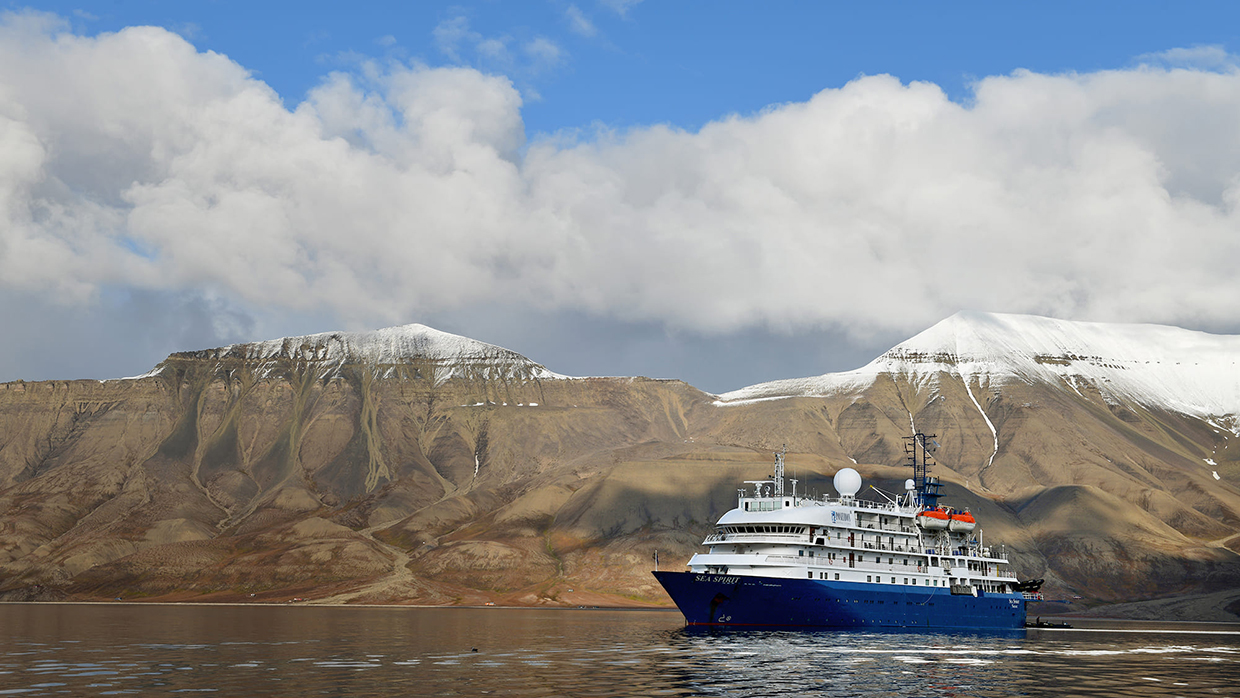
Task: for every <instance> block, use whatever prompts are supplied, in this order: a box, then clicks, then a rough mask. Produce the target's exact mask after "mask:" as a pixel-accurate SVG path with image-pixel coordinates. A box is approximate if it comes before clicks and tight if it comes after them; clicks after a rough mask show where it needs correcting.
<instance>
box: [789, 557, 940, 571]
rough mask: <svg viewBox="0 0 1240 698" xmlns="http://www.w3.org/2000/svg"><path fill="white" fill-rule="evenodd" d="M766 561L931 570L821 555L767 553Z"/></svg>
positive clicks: (813, 565) (928, 569)
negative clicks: (850, 560) (850, 562)
mask: <svg viewBox="0 0 1240 698" xmlns="http://www.w3.org/2000/svg"><path fill="white" fill-rule="evenodd" d="M766 561H767V562H768V563H772V564H779V563H783V564H795V565H805V566H806V567H844V568H852V569H858V570H871V571H875V572H900V571H903V572H905V573H910V572H921V573H923V574H924V573H926V572H928V571H930V567H929V566H928V565H893V564H889V563H882V562H860V561H857V560H854V561H853V563H852V564H851V565H850V564H848V560H847V559H844V560H841V559H839V558H836V559H834V560H832V559H830V558H828V557H825V556H821V555H767V556H766Z"/></svg>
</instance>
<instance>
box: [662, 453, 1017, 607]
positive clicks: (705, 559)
mask: <svg viewBox="0 0 1240 698" xmlns="http://www.w3.org/2000/svg"><path fill="white" fill-rule="evenodd" d="M933 439H934V436H933V435H926V434H922V433H920V432H918V433H916V434H914V435H913V436H911V437H907V438H906V447H905V448H906V452H907V453H908V455H909V460H910V463H909V464H910V465H911V466H912V467H913V478H910V479H909V480H907V481H906V482H905V491H904V492H902V493H892V494H887V493H883V492H882V491H881V490H878V489H877V488H873V487H871V490H872V491H873V492H875V493H877V495H878V499H860V498H858V497H857V493H858V492H859V491H860V490H861V486H862V481H861V475H860V474H859V473H858V472H857V471H856V470H854V469H852V468H843V469H841V470H840V471H839V472H838V473H836V475H835V479H834V483H833V484H834V486H835V490H836V491H837V492H838V497H836V498H828V497H826V496H823V497H818V498H811V497H803V496H798V495H797V492H796V485H797V481H796V480H792V490H791V492H787V491H785V484H786V483H785V478H784V453H783V452H781V453H777V454H775V473H774V475H773V476H771V477H770V479H766V480H755V481H747V482H746V483H745V484H746V485H749V487H746V488H744V489H742V490H739V492H738V497H737V502H736V508H735V509H733V510H731V511H729V512H727V513H726V514H724V515H723V517H721V518H720V519H719V522H718V523H717V524H716V525H715V531H714V532H713V533H712V534H711V535H710V536H709V537H707V539H706V540H705V541H704V542H703V545H705V546H707V548H708V549H707V552H702V553H698V554H696V555H694V556H693V557H692V558H691V559H690V560H689V563H688V567H689V569H688V571H677V572H667V571H657V570H656V571H655V572H654V575H655V577H656V578H657V579H658V580H659V583H660V584H662V585H663V588H664V589H666V590H667V593H668V594H669V595H670V596H671V597H672V600H673V601H674V602H675V603H676V606H677V607H678V608H679V609H680V611H681V613H683V614H684V616H685V621H686V623H688V624H689V625H720V626H772V627H776V626H782V627H824V628H1021V627H1024V625H1025V602H1026V600H1027V599H1029V598H1036V597H1037V596H1038V595H1037V588H1038V587H1039V586H1040V580H1033V581H1029V582H1023V583H1022V582H1018V581H1017V578H1016V576H1015V575H1014V574H1013V573H1012V572H1011V571H1009V567H1008V559H1007V552H1006V551H1005V550H1004V549H1003V548H1002V547H1000V548H995V547H993V546H988V545H987V544H986V542H985V540H984V536H983V532H982V530H981V528H979V527H978V525H977V521H976V520H975V519H974V517H973V514H972V513H970V512H968V511H965V510H956V509H953V508H951V507H947V506H942V505H940V504H939V498H940V493H941V483H940V482H939V481H938V479H937V478H934V477H931V476H929V475H928V471H929V469H930V466H931V465H932V464H933V461H932V456H931V450H932V447H930V446H928V444H933V443H934V441H933Z"/></svg>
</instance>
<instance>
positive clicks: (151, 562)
mask: <svg viewBox="0 0 1240 698" xmlns="http://www.w3.org/2000/svg"><path fill="white" fill-rule="evenodd" d="M1048 323H1049V324H1048ZM1031 328H1032V329H1031ZM1056 328H1058V329H1056ZM1107 328H1110V329H1109V330H1108V329H1107ZM1035 329H1036V330H1037V331H1036V332H1035V331H1034V330H1035ZM1094 330H1098V331H1103V332H1104V334H1105V333H1106V332H1110V334H1109V335H1107V336H1111V337H1112V339H1110V340H1107V341H1102V340H1100V339H1098V335H1097V332H1094ZM1057 332H1058V334H1056V333H1057ZM1117 332H1118V335H1117V334H1116V333H1117ZM1125 332H1127V333H1128V334H1125ZM1154 332H1155V334H1159V333H1162V334H1160V335H1159V336H1163V335H1165V334H1166V333H1170V335H1169V336H1171V337H1172V338H1173V339H1172V340H1165V338H1164V339H1151V338H1150V333H1148V332H1147V333H1143V332H1142V331H1141V328H1134V327H1131V326H1130V327H1127V328H1125V327H1123V326H1120V327H1118V328H1117V327H1116V326H1097V327H1089V326H1083V325H1081V324H1079V323H1056V321H1046V320H1045V319H1039V318H1033V319H1029V318H1019V317H1014V316H989V315H987V316H957V317H955V318H952V319H949V320H948V321H945V322H944V323H942V324H940V325H939V326H936V328H932V329H931V330H928V331H927V332H926V333H923V335H919V336H918V337H916V338H913V339H912V340H910V341H909V342H906V343H905V344H902V345H901V346H900V347H896V348H895V349H893V350H892V351H891V352H888V353H887V354H885V355H884V356H883V357H880V358H879V359H877V360H876V361H875V362H874V363H872V364H870V366H867V367H865V368H863V369H859V370H858V371H855V372H850V373H848V374H835V375H832V376H823V377H820V378H817V379H805V380H800V381H784V382H780V383H776V384H767V385H763V386H754V387H752V388H747V389H745V390H743V391H737V392H736V393H732V394H728V395H724V396H713V395H708V394H705V393H702V392H701V391H698V390H696V389H694V388H693V387H691V386H688V385H686V384H684V383H681V382H677V381H653V380H647V379H641V378H586V379H578V378H567V377H564V376H559V375H557V374H555V373H552V372H551V371H548V370H547V369H546V368H544V367H542V366H540V365H538V364H536V363H534V362H532V361H530V360H529V359H526V358H525V357H522V356H520V355H518V354H515V353H514V352H510V351H507V350H504V349H501V348H499V347H494V346H491V345H486V344H483V343H481V342H474V341H473V340H468V339H465V338H462V337H456V336H454V335H447V334H445V333H440V332H437V331H435V330H431V329H430V328H425V327H421V326H416V325H415V326H407V327H403V328H391V329H388V330H381V331H379V332H375V333H357V334H344V333H334V334H322V335H312V336H308V337H297V338H288V339H283V340H276V341H273V342H261V343H254V344H245V345H236V346H232V347H224V348H221V349H213V350H207V351H201V352H190V353H184V354H174V355H172V356H170V357H169V358H168V359H167V360H166V361H164V362H163V363H162V364H160V366H158V367H156V369H155V370H154V371H152V372H151V373H150V374H148V375H147V376H144V377H141V378H138V379H131V380H122V381H107V382H103V383H100V382H96V381H71V382H62V381H51V382H41V383H21V382H18V383H9V384H4V385H2V386H0V594H2V595H3V596H4V597H5V598H10V599H12V598H56V597H62V596H66V595H67V596H73V597H84V598H90V597H95V598H98V597H106V598H110V597H114V596H121V597H124V598H132V597H152V598H156V597H157V598H205V599H249V598H253V599H255V600H263V599H281V600H284V599H286V598H288V597H291V596H303V597H308V598H312V599H316V600H335V601H357V602H366V601H372V602H378V601H395V602H422V603H454V602H455V603H470V602H475V603H476V602H481V601H486V600H490V601H496V602H501V603H527V604H538V603H546V604H571V605H577V604H599V603H617V602H625V603H631V602H650V603H664V602H666V599H665V597H663V595H662V593H661V591H660V590H659V589H658V588H657V586H656V585H654V584H653V580H652V579H651V578H650V576H649V574H648V572H649V569H651V566H652V565H651V562H652V561H651V555H652V553H653V551H654V550H656V549H657V550H659V551H660V560H661V564H663V565H666V566H678V565H680V564H683V562H684V561H685V560H686V559H687V558H688V556H689V555H690V554H691V553H692V552H693V551H694V550H695V549H696V547H697V545H698V543H699V542H700V540H701V538H702V537H703V535H704V534H705V533H706V532H707V530H708V529H709V527H710V524H711V523H712V522H713V521H714V520H715V519H716V518H717V517H718V516H720V515H721V514H722V513H723V512H724V511H726V510H727V509H729V508H731V506H732V503H733V501H734V497H735V492H736V486H737V483H739V482H740V481H742V480H745V479H753V478H754V477H755V476H757V475H763V474H765V473H766V472H767V468H768V467H769V463H770V457H769V453H770V451H772V450H776V449H778V448H779V447H780V446H781V445H783V444H787V446H788V449H789V457H788V466H789V470H790V473H791V472H792V471H794V470H795V471H796V472H797V477H798V478H799V479H800V480H801V482H802V483H807V484H806V485H803V486H808V488H810V489H817V490H818V491H819V492H827V491H829V484H828V483H829V481H830V477H831V476H832V475H833V474H834V472H835V471H836V470H838V469H839V468H840V467H843V466H845V465H847V466H853V464H854V462H855V463H856V464H857V465H856V466H853V467H857V468H858V469H859V470H861V472H862V473H863V474H865V475H867V476H868V477H870V478H871V479H872V481H873V482H875V483H876V484H878V485H879V486H880V487H881V486H883V485H884V483H888V484H889V485H896V484H897V483H899V482H902V481H903V478H904V477H906V475H907V472H906V470H905V469H903V468H902V467H900V465H901V464H902V462H903V447H902V441H901V438H902V437H903V436H905V435H907V434H908V433H909V432H910V430H911V429H912V428H913V426H914V425H915V427H916V428H918V429H921V430H922V431H926V432H932V433H937V434H938V441H939V443H940V444H941V448H940V450H939V462H940V464H941V465H940V466H939V468H938V471H937V473H938V474H939V475H940V476H941V477H942V478H944V479H945V480H947V481H948V482H949V483H951V484H949V487H948V490H947V492H948V499H949V501H952V502H953V503H956V504H963V505H967V506H971V507H972V508H973V510H974V511H975V512H977V513H978V516H979V519H980V521H981V522H982V526H983V527H984V529H985V531H986V536H987V540H988V541H1005V542H1006V543H1007V545H1008V548H1009V550H1010V551H1013V552H1014V554H1015V559H1016V560H1017V561H1018V572H1020V573H1021V574H1022V575H1023V576H1027V577H1045V578H1047V579H1048V580H1049V582H1048V587H1049V588H1050V590H1051V591H1052V592H1053V593H1058V594H1064V595H1068V594H1077V595H1081V596H1083V597H1085V598H1086V599H1089V600H1093V601H1121V600H1123V601H1128V600H1133V599H1137V598H1149V597H1155V596H1159V595H1166V594H1169V593H1179V592H1185V591H1199V592H1203V593H1205V592H1212V591H1217V590H1219V589H1227V588H1234V587H1236V586H1237V585H1240V556H1238V555H1237V554H1236V550H1237V549H1240V536H1237V533H1238V532H1240V491H1238V490H1237V489H1236V487H1235V486H1234V485H1233V484H1231V483H1235V482H1237V481H1238V478H1240V447H1237V446H1236V443H1237V442H1238V441H1240V437H1238V436H1237V433H1236V432H1235V431H1234V429H1235V424H1236V422H1235V418H1236V414H1237V413H1238V412H1240V408H1237V403H1240V400H1236V401H1235V402H1229V400H1232V398H1233V396H1234V395H1235V394H1240V390H1235V391H1233V392H1228V391H1229V390H1232V388H1234V387H1235V386H1236V384H1237V379H1236V375H1237V374H1236V369H1234V368H1231V369H1227V368H1226V367H1227V366H1234V363H1231V364H1228V363H1227V362H1228V361H1231V362H1234V361H1235V360H1236V359H1237V358H1240V347H1237V346H1232V345H1230V344H1228V342H1230V341H1231V340H1232V339H1234V338H1213V339H1211V338H1210V337H1209V336H1208V335H1203V336H1197V335H1198V333H1189V334H1190V335H1192V337H1188V338H1186V337H1185V336H1184V335H1180V334H1178V333H1181V332H1183V331H1180V330H1174V328H1155V329H1154ZM1115 336H1119V337H1120V338H1121V339H1114V337H1115ZM1189 339H1195V340H1199V341H1200V342H1204V343H1205V344H1196V345H1194V344H1193V343H1192V342H1190V341H1188V340H1189ZM1173 340H1174V341H1173ZM1215 340H1217V341H1215ZM1056 342H1058V344H1056ZM1108 342H1109V343H1108ZM1086 345H1088V346H1086ZM1207 345H1208V346H1207ZM1134 352H1135V354H1134ZM1177 352H1179V353H1177ZM1207 355H1208V356H1209V357H1210V358H1209V360H1208V362H1207V363H1208V366H1207V367H1206V368H1201V367H1200V366H1201V364H1202V362H1203V361H1205V359H1204V358H1203V357H1206V356H1207ZM1177 358H1178V361H1179V362H1180V364H1179V365H1180V366H1184V365H1185V361H1186V360H1188V359H1192V358H1196V363H1197V364H1198V367H1197V368H1195V369H1193V371H1194V372H1193V373H1192V375H1194V376H1199V378H1196V379H1194V380H1196V382H1195V383H1192V385H1191V386H1190V387H1191V389H1185V390H1180V391H1179V392H1177V386H1181V387H1183V386H1185V385H1188V383H1187V382H1186V381H1187V379H1186V378H1184V377H1183V376H1182V375H1180V374H1181V373H1183V371H1181V372H1180V373H1177V372H1176V369H1174V368H1173V367H1174V366H1175V362H1176V360H1177ZM1146 361H1150V362H1157V361H1165V362H1167V364H1166V366H1163V368H1165V369H1166V370H1164V371H1162V373H1158V372H1157V371H1155V372H1154V374H1157V375H1155V377H1154V378H1149V375H1151V372H1150V371H1144V372H1142V371H1143V369H1144V367H1145V366H1147V365H1148V364H1145V363H1142V362H1146ZM1157 365H1158V366H1162V364H1157ZM1159 370H1162V369H1159ZM1125 371H1127V373H1124V372H1125ZM1138 374H1140V375H1138ZM1117 376H1118V377H1117ZM1134 376H1135V377H1134ZM1151 381H1154V382H1153V383H1151ZM1158 381H1161V383H1160V382H1158ZM1228 381H1230V383H1229V382H1228ZM1150 385H1154V386H1162V387H1161V388H1159V389H1158V390H1154V389H1151V388H1150ZM1134 386H1135V387H1134ZM1228 386H1232V387H1230V388H1229V387H1228ZM1216 475H1217V479H1216ZM251 595H253V597H251Z"/></svg>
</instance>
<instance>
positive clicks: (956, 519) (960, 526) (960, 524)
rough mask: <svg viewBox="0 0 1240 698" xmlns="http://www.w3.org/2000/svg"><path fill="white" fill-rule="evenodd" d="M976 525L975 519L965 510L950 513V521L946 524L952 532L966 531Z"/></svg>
mask: <svg viewBox="0 0 1240 698" xmlns="http://www.w3.org/2000/svg"><path fill="white" fill-rule="evenodd" d="M976 527H977V520H975V519H974V518H973V515H972V514H970V513H969V512H967V511H962V512H959V513H956V514H952V518H951V521H950V522H948V524H947V529H948V530H949V531H951V532H952V533H968V532H969V531H972V530H973V529H974V528H976Z"/></svg>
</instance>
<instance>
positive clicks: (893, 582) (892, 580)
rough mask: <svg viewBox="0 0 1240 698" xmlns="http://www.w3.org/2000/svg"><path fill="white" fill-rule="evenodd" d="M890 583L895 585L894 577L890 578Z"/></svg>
mask: <svg viewBox="0 0 1240 698" xmlns="http://www.w3.org/2000/svg"><path fill="white" fill-rule="evenodd" d="M906 581H907V580H906ZM891 583H892V584H895V583H896V578H895V577H892V578H891Z"/></svg>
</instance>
